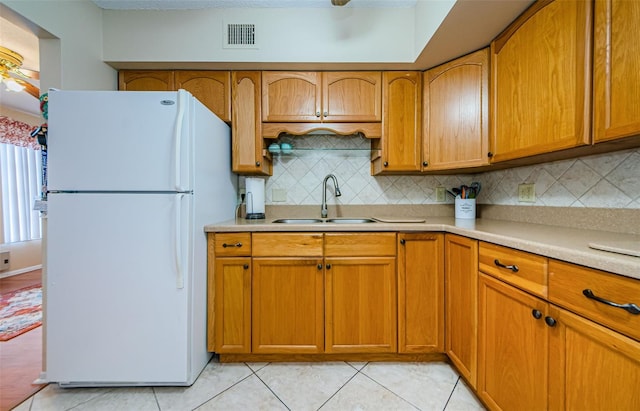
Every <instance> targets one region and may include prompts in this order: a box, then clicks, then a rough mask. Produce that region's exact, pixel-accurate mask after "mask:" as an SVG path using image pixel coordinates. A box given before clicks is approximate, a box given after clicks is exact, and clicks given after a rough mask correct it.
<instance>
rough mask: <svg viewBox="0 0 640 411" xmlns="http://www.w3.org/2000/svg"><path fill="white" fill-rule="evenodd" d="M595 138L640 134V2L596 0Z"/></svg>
mask: <svg viewBox="0 0 640 411" xmlns="http://www.w3.org/2000/svg"><path fill="white" fill-rule="evenodd" d="M594 19H595V30H594V33H595V35H594V56H593V65H594V67H593V76H594V78H593V83H594V92H593V111H594V116H593V118H594V127H593V134H594V141H595V142H596V143H597V142H600V141H606V140H613V139H617V138H622V137H628V136H633V135H638V134H640V59H639V58H638V56H639V55H640V41H638V40H639V39H640V2H638V1H626V0H597V1H596V2H595V16H594Z"/></svg>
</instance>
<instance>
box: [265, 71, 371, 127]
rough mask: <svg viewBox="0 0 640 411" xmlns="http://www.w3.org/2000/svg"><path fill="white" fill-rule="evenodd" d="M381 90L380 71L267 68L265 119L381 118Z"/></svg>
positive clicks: (338, 120) (335, 120)
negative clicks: (278, 69)
mask: <svg viewBox="0 0 640 411" xmlns="http://www.w3.org/2000/svg"><path fill="white" fill-rule="evenodd" d="M381 89H382V88H381V74H380V72H290V71H265V72H263V73H262V121H264V122H301V123H317V122H325V123H345V122H375V121H380V119H381V103H380V102H381Z"/></svg>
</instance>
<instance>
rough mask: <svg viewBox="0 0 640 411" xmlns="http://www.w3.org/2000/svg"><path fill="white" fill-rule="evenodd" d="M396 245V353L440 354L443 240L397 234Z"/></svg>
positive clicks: (435, 237) (427, 236)
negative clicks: (397, 243)
mask: <svg viewBox="0 0 640 411" xmlns="http://www.w3.org/2000/svg"><path fill="white" fill-rule="evenodd" d="M398 242H399V245H398V352H402V353H422V352H443V351H444V274H443V273H444V236H443V235H442V234H409V233H400V234H399V235H398ZM467 314H468V313H467Z"/></svg>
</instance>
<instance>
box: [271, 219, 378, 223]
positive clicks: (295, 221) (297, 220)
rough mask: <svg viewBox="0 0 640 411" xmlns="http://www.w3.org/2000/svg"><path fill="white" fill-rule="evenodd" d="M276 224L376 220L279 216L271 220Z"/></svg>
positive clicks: (373, 221) (367, 221)
mask: <svg viewBox="0 0 640 411" xmlns="http://www.w3.org/2000/svg"><path fill="white" fill-rule="evenodd" d="M273 222H274V223H278V224H322V223H337V224H367V223H375V222H376V220H373V219H371V218H327V219H320V218H280V219H278V220H273Z"/></svg>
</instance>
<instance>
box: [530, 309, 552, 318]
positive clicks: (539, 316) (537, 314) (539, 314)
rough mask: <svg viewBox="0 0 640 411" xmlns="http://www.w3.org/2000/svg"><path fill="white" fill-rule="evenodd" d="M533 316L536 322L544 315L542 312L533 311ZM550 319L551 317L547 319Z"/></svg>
mask: <svg viewBox="0 0 640 411" xmlns="http://www.w3.org/2000/svg"><path fill="white" fill-rule="evenodd" d="M531 315H533V318H535V319H536V320H539V319H541V318H542V313H541V312H540V310H535V309H534V310H532V311H531ZM547 318H549V317H547Z"/></svg>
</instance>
